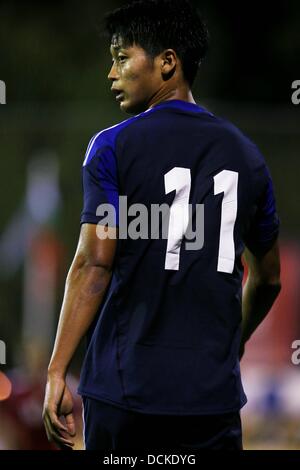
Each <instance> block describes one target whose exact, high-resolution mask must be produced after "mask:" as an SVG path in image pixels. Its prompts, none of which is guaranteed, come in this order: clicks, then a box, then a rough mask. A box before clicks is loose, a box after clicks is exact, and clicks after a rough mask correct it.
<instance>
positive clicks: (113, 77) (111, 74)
mask: <svg viewBox="0 0 300 470" xmlns="http://www.w3.org/2000/svg"><path fill="white" fill-rule="evenodd" d="M107 78H108V80H117V78H118V73H117V67H116V64H115V63H113V64H112V66H111V69H110V72H109V74H108V76H107Z"/></svg>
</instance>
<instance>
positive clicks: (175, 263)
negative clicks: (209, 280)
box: [165, 167, 239, 273]
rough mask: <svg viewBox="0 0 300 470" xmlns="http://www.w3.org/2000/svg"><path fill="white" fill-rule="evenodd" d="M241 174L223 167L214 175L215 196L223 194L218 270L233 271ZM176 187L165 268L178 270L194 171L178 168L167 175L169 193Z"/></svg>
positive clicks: (166, 181)
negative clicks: (234, 232)
mask: <svg viewBox="0 0 300 470" xmlns="http://www.w3.org/2000/svg"><path fill="white" fill-rule="evenodd" d="M238 179H239V175H238V173H237V172H236V171H230V170H223V171H221V172H220V173H218V174H217V175H216V176H215V177H214V195H215V196H216V195H217V194H220V193H224V197H223V201H222V212H221V226H220V242H219V254H218V266H217V270H218V272H222V273H232V272H233V268H234V262H235V247H234V237H233V231H234V225H235V221H236V216H237V189H238ZM174 190H176V195H175V198H174V201H173V203H172V206H171V209H170V220H169V231H168V244H167V252H166V259H165V269H169V270H176V271H177V270H178V269H179V257H180V249H181V243H182V239H183V237H184V234H185V232H186V230H187V227H188V222H189V220H188V218H189V210H188V204H189V198H190V191H191V170H190V169H188V168H180V167H175V168H173V169H172V170H171V171H169V172H168V173H167V174H165V191H166V194H168V193H170V192H171V191H174Z"/></svg>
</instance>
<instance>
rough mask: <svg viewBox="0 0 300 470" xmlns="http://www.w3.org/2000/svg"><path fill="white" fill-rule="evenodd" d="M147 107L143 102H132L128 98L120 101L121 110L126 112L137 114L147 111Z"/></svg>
mask: <svg viewBox="0 0 300 470" xmlns="http://www.w3.org/2000/svg"><path fill="white" fill-rule="evenodd" d="M146 109H147V107H146V106H145V105H141V104H139V105H138V104H132V103H130V102H128V100H124V101H121V102H120V110H121V111H123V112H124V113H126V114H131V115H136V114H140V113H143V112H144V111H146Z"/></svg>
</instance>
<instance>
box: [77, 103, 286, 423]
mask: <svg viewBox="0 0 300 470" xmlns="http://www.w3.org/2000/svg"><path fill="white" fill-rule="evenodd" d="M83 190H84V208H83V212H82V217H81V223H92V224H97V223H98V222H101V221H102V224H104V223H106V222H104V219H105V216H106V215H107V214H105V215H104V214H103V213H102V214H101V211H99V209H98V207H99V205H101V204H111V206H112V207H113V208H114V209H115V216H114V220H113V221H112V222H111V224H112V225H114V224H116V225H119V227H120V226H121V219H122V220H123V219H124V213H123V212H124V210H123V209H122V211H121V209H120V202H119V197H120V196H123V197H124V196H126V197H127V204H128V208H130V207H132V205H133V204H143V205H144V206H145V208H146V209H148V214H150V213H151V208H152V207H153V205H155V204H156V205H162V204H167V205H168V207H170V213H169V216H168V218H167V219H165V220H164V219H163V217H162V218H161V219H160V222H159V226H158V228H157V231H158V232H159V236H158V237H156V238H155V237H153V236H152V237H151V234H150V236H148V237H147V236H145V234H143V236H142V237H141V238H136V237H135V239H133V238H132V237H131V238H126V237H124V238H123V239H119V240H118V251H117V255H116V259H115V265H114V272H113V277H112V281H111V284H110V288H109V291H108V292H107V295H106V297H105V301H104V302H103V305H102V306H101V308H100V310H99V315H98V317H97V321H95V323H94V326H93V329H92V331H91V332H90V336H89V344H88V349H87V353H86V357H85V361H84V365H83V368H82V373H81V382H80V387H79V392H80V393H81V394H82V395H86V396H89V397H92V398H96V399H99V400H102V401H106V402H109V403H111V404H115V405H116V406H119V407H123V408H127V409H132V410H136V411H139V412H143V413H152V414H217V413H224V412H230V411H235V410H239V409H240V408H241V407H242V406H243V405H244V404H245V402H246V396H245V394H244V391H243V388H242V384H241V378H240V368H239V360H238V351H239V344H240V330H241V296H242V277H243V267H242V263H241V255H242V253H243V251H244V248H245V245H246V246H248V247H249V249H250V250H251V251H252V252H253V253H255V254H258V255H260V254H263V253H264V252H266V251H268V250H269V249H270V247H271V246H272V244H273V243H274V240H275V239H276V237H277V235H278V225H279V224H278V218H277V215H276V208H275V200H274V195H273V188H272V182H271V178H270V175H269V172H268V169H267V167H266V163H265V161H264V159H263V157H262V156H261V154H260V152H259V151H258V149H257V147H256V146H255V145H254V144H253V143H252V142H251V141H250V140H249V139H248V138H246V137H245V136H244V135H243V134H242V133H241V132H240V131H239V130H238V129H237V128H235V127H234V126H233V125H232V124H230V123H228V122H226V121H224V120H223V119H220V118H217V117H216V116H214V115H212V114H211V113H209V112H208V111H207V110H205V109H203V108H201V107H199V106H198V105H195V104H190V103H187V102H183V101H179V100H174V101H168V102H164V103H161V104H159V105H157V106H155V107H153V108H152V109H150V110H148V111H146V112H144V113H142V114H140V115H138V116H135V117H133V118H130V119H128V120H127V121H125V122H122V123H120V124H118V125H116V126H113V127H111V128H109V129H106V130H104V131H102V132H100V133H99V134H97V135H96V136H95V137H94V138H93V139H92V140H91V142H90V144H89V146H88V149H87V153H86V157H85V161H84V165H83ZM197 204H198V205H199V204H203V205H204V206H203V207H204V209H203V215H204V221H203V217H202V218H200V222H201V221H202V227H204V243H203V246H201V247H199V248H198V249H190V248H189V245H188V240H187V238H186V228H187V225H184V226H183V229H181V228H179V229H178V226H179V224H180V223H181V221H180V217H179V216H178V212H176V211H175V208H176V207H177V208H178V206H181V208H183V210H184V211H186V210H187V207H188V205H189V207H191V213H190V216H189V217H190V218H189V219H188V222H189V223H191V225H192V227H193V228H194V229H195V224H196V225H197V220H196V219H197V210H196V208H197V206H196V205H197ZM172 208H173V209H172ZM166 220H167V222H166ZM132 221H134V216H133V212H131V214H129V215H128V218H127V224H130V223H131V222H132ZM163 221H164V223H167V224H168V227H167V228H168V233H167V238H166V237H164V236H162V233H161V232H162V230H161V226H160V225H162V224H163ZM150 222H151V220H150V216H149V223H150ZM203 224H204V225H203ZM149 232H150V230H149ZM180 233H182V235H181V236H180ZM178 234H179V235H178Z"/></svg>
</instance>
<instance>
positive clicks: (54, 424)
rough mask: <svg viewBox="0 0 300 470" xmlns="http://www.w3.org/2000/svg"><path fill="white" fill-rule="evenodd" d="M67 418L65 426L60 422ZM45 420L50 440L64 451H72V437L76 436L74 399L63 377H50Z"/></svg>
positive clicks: (45, 403)
mask: <svg viewBox="0 0 300 470" xmlns="http://www.w3.org/2000/svg"><path fill="white" fill-rule="evenodd" d="M60 416H63V417H64V418H65V425H64V424H63V423H62V422H61V421H60V420H59V418H60ZM43 420H44V425H45V428H46V433H47V437H48V440H49V441H50V442H55V444H56V445H57V446H58V447H60V448H61V449H64V450H72V447H73V446H74V442H73V440H71V439H70V436H71V437H74V436H75V434H76V433H75V421H74V416H73V398H72V395H71V392H70V390H69V388H68V387H67V385H66V382H65V379H64V378H63V377H61V376H54V375H49V376H48V381H47V385H46V392H45V401H44V409H43Z"/></svg>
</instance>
